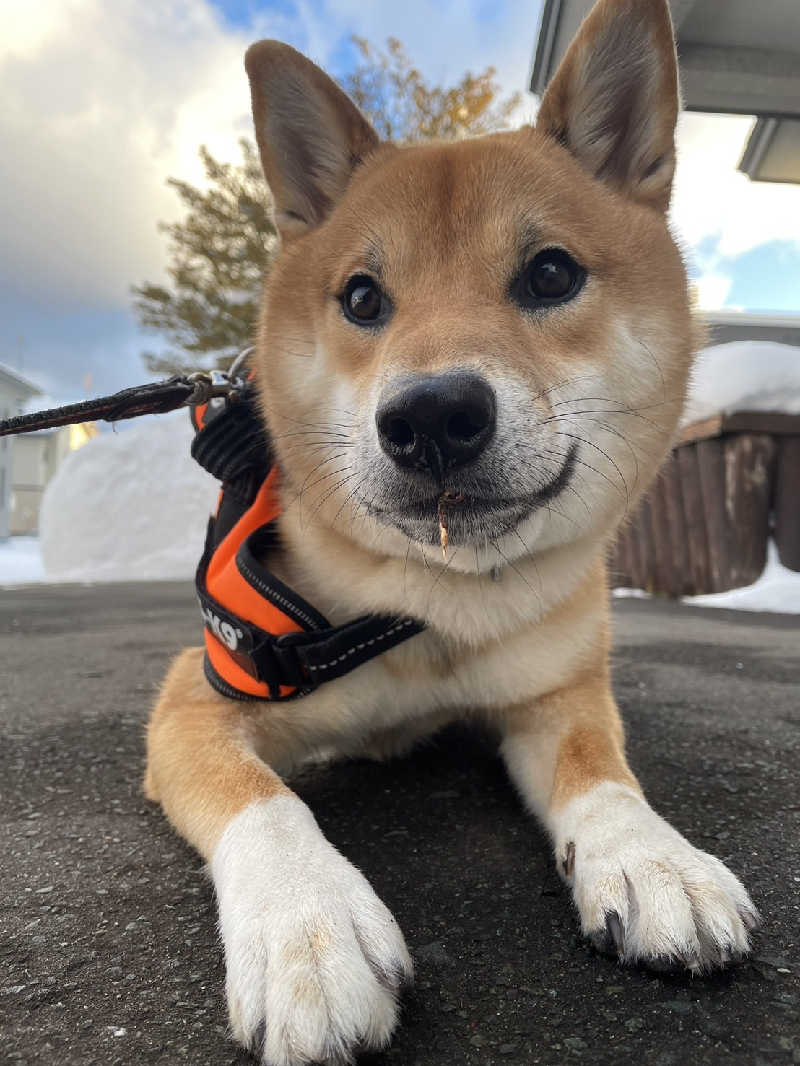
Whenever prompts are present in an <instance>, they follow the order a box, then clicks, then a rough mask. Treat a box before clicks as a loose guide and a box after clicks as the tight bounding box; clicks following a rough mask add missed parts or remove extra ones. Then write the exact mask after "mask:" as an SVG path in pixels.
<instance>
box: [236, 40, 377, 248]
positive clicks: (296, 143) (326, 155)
mask: <svg viewBox="0 0 800 1066" xmlns="http://www.w3.org/2000/svg"><path fill="white" fill-rule="evenodd" d="M244 64H245V67H246V69H247V74H248V77H249V78H250V92H251V95H252V99H253V121H254V123H255V128H256V140H257V141H258V148H259V151H260V153H261V164H262V166H263V167H264V175H265V177H266V179H267V182H268V184H269V187H270V190H271V192H272V195H273V198H274V200H275V215H276V221H277V224H278V228H279V229H280V231H281V233H282V234H284V235H285V236H289V235H291V234H294V233H301V232H304V231H305V230H306V229H308V228H309V227H312V226H316V225H318V224H319V223H320V222H322V220H323V219H324V218H325V216H326V215H327V214H328V213H329V212H330V211H331V210H332V208H333V206H334V205H335V203H336V201H337V200H338V199H339V198H340V197H341V196H342V194H343V193H344V191H345V189H346V188H347V184H348V182H349V181H350V177H351V175H352V173H353V171H354V169H355V168H356V167H357V166H358V164H359V163H360V162H361V161H362V159H364V158H365V157H366V156H367V155H368V154H369V153H370V152H371V151H373V150H374V149H375V148H376V147H377V145H378V135H377V133H376V132H375V130H373V128H372V126H370V124H369V123H368V122H367V120H366V119H365V118H364V116H363V115H362V114H361V112H360V111H359V110H358V108H357V107H356V106H355V104H354V103H353V102H352V101H351V100H350V99H349V98H348V97H347V96H346V95H345V94H344V93H343V92H342V90H341V89H340V88H339V86H338V85H336V83H335V82H334V81H332V80H331V79H330V78H329V77H328V75H327V74H325V73H324V72H323V71H321V70H320V69H319V67H317V66H315V65H314V64H313V63H312V62H311V61H310V60H309V59H306V57H305V56H303V55H301V54H300V53H299V52H296V51H295V50H294V48H290V47H289V45H288V44H281V42H280V41H259V42H258V43H257V44H254V45H251V47H250V48H249V49H248V51H247V55H246V56H245V61H244Z"/></svg>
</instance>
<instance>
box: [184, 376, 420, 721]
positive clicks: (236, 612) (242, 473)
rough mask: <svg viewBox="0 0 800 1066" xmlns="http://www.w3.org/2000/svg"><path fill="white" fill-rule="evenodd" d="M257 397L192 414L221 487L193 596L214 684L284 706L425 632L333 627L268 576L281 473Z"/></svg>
mask: <svg viewBox="0 0 800 1066" xmlns="http://www.w3.org/2000/svg"><path fill="white" fill-rule="evenodd" d="M253 392H254V390H253V386H252V384H251V383H250V384H248V385H246V386H245V387H244V389H243V390H242V392H241V393H240V394H239V396H238V398H237V399H236V400H235V401H234V400H233V399H230V400H229V399H223V398H220V399H216V400H212V401H210V402H209V403H207V404H204V405H202V406H198V407H193V408H192V409H191V417H192V424H193V425H194V428H195V430H196V434H195V438H194V441H193V443H192V455H193V457H194V458H195V459H196V460H197V461H198V462H199V463H200V464H201V466H203V467H204V468H205V469H206V470H208V471H209V472H210V473H211V474H213V475H214V476H215V477H217V478H219V480H220V481H221V482H222V489H221V491H220V496H219V503H218V506H217V511H216V514H215V515H214V516H213V517H212V518H211V519H210V520H209V524H208V532H207V534H206V545H205V551H204V552H203V557H202V559H201V560H200V565H199V566H198V568H197V577H196V588H197V595H198V599H199V600H200V608H201V611H202V613H203V621H204V623H205V644H206V655H205V671H206V677H207V678H208V680H209V682H210V683H211V684H212V685H213V686H214V688H215V689H217V691H218V692H221V693H222V694H223V695H225V696H229V697H231V698H232V699H240V700H242V699H243V700H252V699H260V700H285V699H292V698H296V697H298V696H304V695H306V694H307V693H308V692H311V691H312V690H313V689H315V688H316V687H317V685H319V684H320V683H322V682H324V681H331V680H333V679H334V678H337V677H341V676H342V675H343V674H345V673H349V671H350V670H353V669H354V668H355V667H357V666H360V665H361V664H362V663H364V662H366V661H367V660H369V659H372V658H374V657H375V656H377V655H380V654H381V653H382V652H384V651H387V650H388V649H389V648H392V647H394V646H395V645H396V644H399V643H400V642H401V641H404V640H407V639H408V638H409V637H412V636H414V634H416V633H419V632H420V631H421V630H422V629H423V628H424V627H423V625H422V624H421V623H420V622H418V621H416V620H415V619H412V618H397V617H387V616H384V615H364V616H362V617H361V618H357V619H356V620H355V621H353V622H348V623H346V624H345V625H341V626H332V625H331V624H330V623H329V622H328V621H327V619H326V618H325V617H324V616H323V615H322V614H320V612H319V611H317V610H316V609H315V608H314V607H312V606H311V604H309V603H307V602H306V601H305V600H304V599H303V598H302V597H301V596H300V595H298V593H297V592H295V591H294V590H293V589H290V588H288V586H286V585H285V584H284V583H283V582H282V581H280V580H279V578H277V577H276V576H275V575H274V574H273V573H271V571H270V570H268V569H267V567H266V566H264V564H263V562H262V560H263V558H264V556H265V555H267V554H268V552H269V549H270V547H271V546H274V545H275V543H276V542H277V537H278V533H277V526H276V519H277V518H278V515H279V514H280V509H281V508H280V501H279V495H278V491H277V489H278V478H279V472H278V468H277V466H275V465H274V464H273V462H272V459H271V457H270V445H269V440H268V438H267V435H266V433H265V430H264V426H263V423H262V421H261V418H260V416H259V414H258V411H257V409H256V406H255V397H254V395H253Z"/></svg>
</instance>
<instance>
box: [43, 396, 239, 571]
mask: <svg viewBox="0 0 800 1066" xmlns="http://www.w3.org/2000/svg"><path fill="white" fill-rule="evenodd" d="M191 439H192V430H191V426H190V425H189V416H188V415H187V414H186V413H185V412H182V413H179V414H177V415H174V416H169V417H167V416H163V415H162V416H160V417H159V418H158V419H155V418H153V419H145V420H143V421H141V422H137V423H136V424H133V425H128V426H124V427H121V428H119V429H118V430H117V432H115V433H102V434H101V435H100V436H98V437H95V439H94V440H91V441H89V443H88V444H85V445H84V446H83V447H82V448H80V449H79V450H78V451H75V452H71V453H70V454H69V455H68V456H67V457H66V459H65V460H64V462H63V463H62V464H61V466H60V467H59V469H58V472H57V473H56V476H55V477H54V478H53V480H52V481H51V482H50V484H49V485H48V487H47V490H46V492H45V496H44V500H43V501H42V511H41V521H40V530H41V547H42V558H43V561H44V570H45V574H46V576H47V579H48V580H50V581H136V580H142V581H143V580H166V579H171V578H175V579H183V578H191V577H192V575H193V574H194V570H195V567H196V566H197V562H198V560H199V558H200V554H201V552H202V549H203V539H204V535H205V527H206V522H207V519H208V515H209V513H210V511H211V510H212V509H213V507H214V505H215V502H216V496H217V492H218V488H219V486H218V483H217V482H216V481H215V480H214V479H213V478H212V477H211V476H210V475H209V474H207V473H206V472H205V471H204V470H202V469H201V468H200V467H199V466H198V464H197V463H196V462H195V461H194V460H193V459H192V458H191V456H190V455H189V446H190V443H191Z"/></svg>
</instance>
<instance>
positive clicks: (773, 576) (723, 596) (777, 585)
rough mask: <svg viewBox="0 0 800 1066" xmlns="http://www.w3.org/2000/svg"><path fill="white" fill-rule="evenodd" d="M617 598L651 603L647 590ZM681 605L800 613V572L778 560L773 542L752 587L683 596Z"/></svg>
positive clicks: (619, 592)
mask: <svg viewBox="0 0 800 1066" xmlns="http://www.w3.org/2000/svg"><path fill="white" fill-rule="evenodd" d="M612 595H613V596H614V597H615V598H616V599H637V600H649V599H651V598H652V597H651V595H650V593H649V592H645V591H644V589H630V588H616V589H614V590H613V591H612ZM681 603H686V604H688V605H689V606H690V607H725V608H727V609H728V610H729V611H730V610H736V611H775V612H776V613H778V614H800V573H797V572H796V571H795V570H789V569H788V568H787V567H785V566H784V565H783V564H782V563H781V561H780V559H779V558H778V549H777V548H776V547H775V544H774V542H773V541H769V543H768V545H767V565H766V566H765V567H764V571H763V573H762V574H761V577H759V579H758V580H757V581H754V582H753V584H752V585H745V586H743V587H742V588H739V589H730V590H729V591H728V592H707V593H704V594H703V595H702V596H683V597H682V598H681Z"/></svg>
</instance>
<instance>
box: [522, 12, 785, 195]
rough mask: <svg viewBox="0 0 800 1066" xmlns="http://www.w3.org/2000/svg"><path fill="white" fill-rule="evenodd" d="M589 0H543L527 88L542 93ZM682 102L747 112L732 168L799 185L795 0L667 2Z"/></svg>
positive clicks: (703, 108)
mask: <svg viewBox="0 0 800 1066" xmlns="http://www.w3.org/2000/svg"><path fill="white" fill-rule="evenodd" d="M592 3H593V0H544V4H543V7H542V16H541V20H540V23H539V31H538V33H537V37H536V47H535V52H534V58H533V71H532V74H531V82H530V88H531V91H532V92H534V93H536V94H537V95H541V94H542V92H543V91H544V88H545V86H546V85H547V83H548V81H549V80H550V78H551V77H552V75H553V73H554V71H555V69H556V67H557V66H558V64H559V62H560V60H561V59H562V58H563V56H564V53H565V52H566V49H567V46H568V45H569V43H570V41H571V40H572V38H573V36H574V34H575V32H576V30H577V29H578V26H579V25H580V22H581V19H582V18H583V17H584V15H586V14H587V13H588V11H589V9H590V8H591V6H592ZM670 9H671V11H672V21H673V24H674V26H675V31H676V34H677V38H678V56H679V59H680V70H681V94H682V97H683V106H684V107H685V108H686V109H687V110H689V111H705V112H723V113H726V114H730V115H753V116H755V119H756V121H755V123H754V124H753V127H752V130H751V132H750V136H749V138H748V140H747V143H746V144H744V145H743V146H742V157H741V161H740V163H739V169H740V170H742V171H744V173H745V174H747V175H748V176H749V177H750V178H751V179H752V180H754V181H777V182H789V183H800V3H798V0H757V2H756V0H670Z"/></svg>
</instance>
